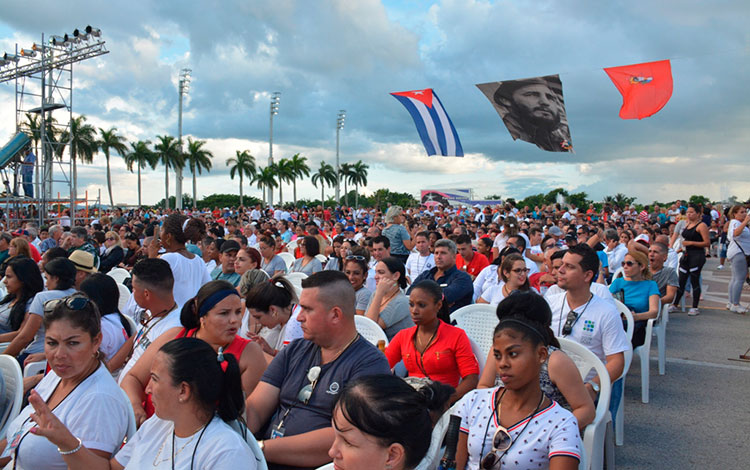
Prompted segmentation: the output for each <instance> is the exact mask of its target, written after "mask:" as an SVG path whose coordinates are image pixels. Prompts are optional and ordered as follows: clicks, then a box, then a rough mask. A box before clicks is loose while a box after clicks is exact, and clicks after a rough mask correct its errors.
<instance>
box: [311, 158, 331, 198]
mask: <svg viewBox="0 0 750 470" xmlns="http://www.w3.org/2000/svg"><path fill="white" fill-rule="evenodd" d="M318 183H320V200H321V202H322V201H325V194H324V190H325V187H326V185H328V186H329V187H332V186H333V185H335V184H336V169H335V168H334V167H333V166H331V165H329V164H328V163H326V162H320V168H318V171H317V172H315V173H314V174H313V175H312V184H313V186H315V187H316V188H317V187H318Z"/></svg>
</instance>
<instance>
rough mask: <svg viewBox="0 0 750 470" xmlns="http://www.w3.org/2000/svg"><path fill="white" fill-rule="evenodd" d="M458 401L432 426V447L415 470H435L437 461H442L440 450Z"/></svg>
mask: <svg viewBox="0 0 750 470" xmlns="http://www.w3.org/2000/svg"><path fill="white" fill-rule="evenodd" d="M457 405H458V403H456V404H454V405H453V406H452V407H451V408H450V409H449V410H448V411H446V412H445V413H443V415H442V416H441V417H440V419H439V420H438V422H437V423H436V424H435V427H433V428H432V438H431V439H430V448H429V449H427V454H425V456H424V457H423V458H422V460H421V461H420V462H419V465H417V466H416V467H414V470H433V469H434V468H435V467H437V463H438V462H439V461H440V451H441V450H442V447H443V439H445V433H447V432H448V423H449V422H450V419H451V415H452V414H456V411H455V410H456V407H457Z"/></svg>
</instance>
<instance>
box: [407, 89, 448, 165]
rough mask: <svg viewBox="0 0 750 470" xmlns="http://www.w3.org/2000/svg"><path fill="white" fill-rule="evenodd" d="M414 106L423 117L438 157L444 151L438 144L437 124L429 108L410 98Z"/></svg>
mask: <svg viewBox="0 0 750 470" xmlns="http://www.w3.org/2000/svg"><path fill="white" fill-rule="evenodd" d="M409 99H410V100H411V102H412V104H413V105H414V107H415V108H417V111H419V115H420V116H421V117H422V122H424V126H425V128H426V129H427V135H429V136H430V141H431V142H432V146H433V148H434V149H435V153H436V154H437V155H440V154H442V153H443V152H442V150H440V143H439V142H438V138H437V130H435V122H434V121H433V120H432V116H430V112H429V111H428V110H427V106H425V104H424V103H422V102H421V101H419V100H415V99H414V98H411V97H409Z"/></svg>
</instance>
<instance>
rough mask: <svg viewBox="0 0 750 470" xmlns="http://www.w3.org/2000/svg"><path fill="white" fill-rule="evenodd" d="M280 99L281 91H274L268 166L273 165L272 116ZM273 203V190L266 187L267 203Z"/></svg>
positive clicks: (269, 129) (271, 120)
mask: <svg viewBox="0 0 750 470" xmlns="http://www.w3.org/2000/svg"><path fill="white" fill-rule="evenodd" d="M280 101H281V92H279V91H274V92H273V95H271V113H270V123H269V127H268V166H269V168H270V167H271V165H273V117H274V116H275V115H277V114H279V102H280ZM272 204H273V191H272V190H271V188H268V205H269V206H271V205H272Z"/></svg>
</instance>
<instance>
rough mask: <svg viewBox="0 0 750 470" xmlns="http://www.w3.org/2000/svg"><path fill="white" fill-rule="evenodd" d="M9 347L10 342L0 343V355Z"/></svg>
mask: <svg viewBox="0 0 750 470" xmlns="http://www.w3.org/2000/svg"><path fill="white" fill-rule="evenodd" d="M8 346H10V342H7V343H0V354H2V353H4V352H5V350H6V349H8Z"/></svg>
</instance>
